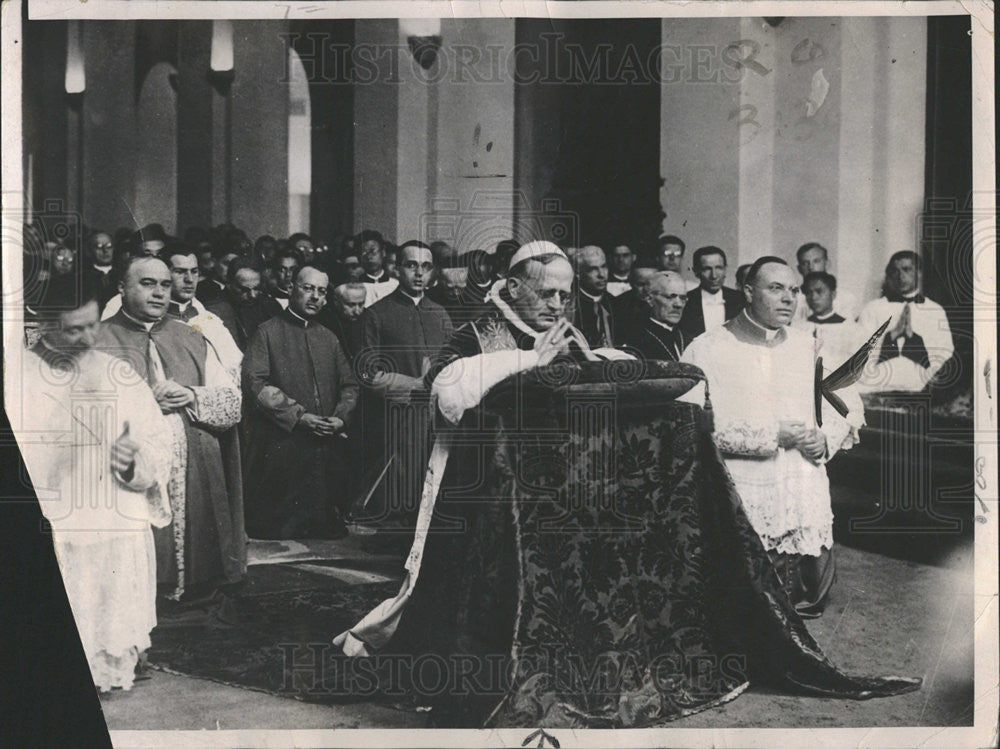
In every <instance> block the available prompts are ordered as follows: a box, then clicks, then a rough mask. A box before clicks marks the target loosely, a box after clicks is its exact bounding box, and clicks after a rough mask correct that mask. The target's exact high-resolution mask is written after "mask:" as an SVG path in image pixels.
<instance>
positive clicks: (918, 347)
mask: <svg viewBox="0 0 1000 749" xmlns="http://www.w3.org/2000/svg"><path fill="white" fill-rule="evenodd" d="M922 285H923V272H922V271H921V268H920V256H919V255H917V253H915V252H912V251H910V250H903V251H902V252H897V253H895V254H894V255H893V256H892V257H891V258H890V259H889V264H888V265H887V266H886V268H885V284H884V291H885V293H884V294H883V295H882V296H880V297H879V298H878V299H874V300H872V301H870V302H868V304H866V305H865V308H864V309H863V310H862V311H861V315H860V317H858V325H860V326H861V329H862V331H863V332H864V333H865V335H871V334H872V333H874V332H875V331H876V330H878V327H879V326H880V325H881V324H882V323H884V322H885V321H886V320H887V319H889V318H892V319H891V321H890V322H889V329H888V330H886V332H885V335H883V337H882V342H881V345H880V346H877V347H876V348H875V350H874V351H873V352H872V358H871V361H870V362H869V366H868V368H867V369H866V371H865V374H864V376H863V377H862V379H861V380H860V382H859V387H861V388H862V389H863V390H866V391H887V390H907V391H918V390H923V388H924V387H925V386H926V385H927V384H928V383H929V382H930V381H931V379H933V377H934V375H936V374H937V372H938V370H939V369H941V367H942V366H943V365H944V363H945V362H946V361H948V360H949V359H950V358H951V356H952V354H954V353H955V344H954V342H953V341H952V338H951V327H950V326H949V325H948V315H947V314H945V311H944V308H943V307H942V306H941V305H940V304H938V303H937V302H935V301H934V300H933V299H928V298H927V297H925V296H924V294H923V291H922Z"/></svg>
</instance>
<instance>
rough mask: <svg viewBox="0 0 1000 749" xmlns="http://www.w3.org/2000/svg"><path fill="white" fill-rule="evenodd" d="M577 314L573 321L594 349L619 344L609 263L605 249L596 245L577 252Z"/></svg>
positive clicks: (582, 248)
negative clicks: (609, 287)
mask: <svg viewBox="0 0 1000 749" xmlns="http://www.w3.org/2000/svg"><path fill="white" fill-rule="evenodd" d="M576 280H577V287H578V288H577V295H576V313H575V315H574V319H573V324H574V325H576V327H578V328H579V329H580V332H581V333H583V337H584V338H586V339H587V343H589V344H590V347H591V348H611V347H612V346H614V344H615V323H614V313H613V312H612V311H611V299H612V297H611V295H610V294H608V293H606V292H607V287H608V264H607V260H606V259H605V257H604V250H602V249H601V248H600V247H597V246H595V245H588V246H587V247H581V248H580V251H579V252H578V253H577V255H576Z"/></svg>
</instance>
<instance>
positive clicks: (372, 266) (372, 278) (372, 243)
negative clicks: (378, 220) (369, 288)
mask: <svg viewBox="0 0 1000 749" xmlns="http://www.w3.org/2000/svg"><path fill="white" fill-rule="evenodd" d="M355 245H356V246H357V248H358V253H359V254H360V256H361V265H362V266H364V269H365V277H364V278H363V279H361V280H362V281H363V282H364V283H374V284H379V283H388V282H389V275H388V274H387V273H386V272H385V268H384V267H383V263H384V262H385V240H384V239H383V238H382V235H381V234H379V233H378V232H377V231H374V230H372V229H365V230H364V231H362V232H361V233H360V234H358V239H357V242H355Z"/></svg>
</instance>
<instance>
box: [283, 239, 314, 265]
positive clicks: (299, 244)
mask: <svg viewBox="0 0 1000 749" xmlns="http://www.w3.org/2000/svg"><path fill="white" fill-rule="evenodd" d="M288 244H289V245H290V246H291V247H292V249H294V250H298V252H299V254H300V255H301V256H302V262H303V264H306V265H308V264H310V263H312V261H313V260H314V259H315V256H316V247H315V245H314V244H313V240H312V237H310V236H309V235H308V234H306V233H305V232H301V231H299V232H296V233H295V234H293V235H292V236H290V237H289V238H288Z"/></svg>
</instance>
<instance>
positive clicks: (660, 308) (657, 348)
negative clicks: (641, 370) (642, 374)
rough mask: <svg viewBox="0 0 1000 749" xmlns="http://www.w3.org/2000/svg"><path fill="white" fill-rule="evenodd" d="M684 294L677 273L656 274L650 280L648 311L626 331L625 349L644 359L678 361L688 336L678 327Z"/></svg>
mask: <svg viewBox="0 0 1000 749" xmlns="http://www.w3.org/2000/svg"><path fill="white" fill-rule="evenodd" d="M685 299H686V294H685V288H684V279H683V278H682V277H681V276H680V275H679V274H677V273H672V272H670V271H663V272H660V273H657V274H656V275H655V276H654V277H653V279H652V280H651V281H650V283H649V303H650V307H651V310H652V311H651V314H650V315H649V317H647V318H646V319H645V320H643V321H641V322H640V323H639V324H637V325H636V328H635V329H634V330H630V331H628V337H627V340H626V348H627V350H628V351H630V352H631V353H633V354H635V355H637V356H638V357H640V358H642V359H646V360H654V359H655V360H660V361H680V358H681V354H682V353H684V349H685V348H686V347H687V344H688V343H690V340H691V339H690V338H688V336H686V335H685V334H684V331H683V330H681V329H680V326H679V325H678V322H680V319H681V315H682V314H683V313H684V304H685Z"/></svg>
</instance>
